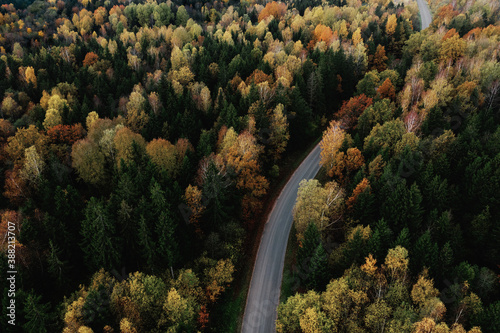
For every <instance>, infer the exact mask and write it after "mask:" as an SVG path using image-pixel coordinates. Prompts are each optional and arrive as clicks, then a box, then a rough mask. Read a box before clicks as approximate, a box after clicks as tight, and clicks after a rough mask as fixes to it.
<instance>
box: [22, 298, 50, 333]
mask: <svg viewBox="0 0 500 333" xmlns="http://www.w3.org/2000/svg"><path fill="white" fill-rule="evenodd" d="M41 299H42V296H40V295H36V294H34V293H28V294H27V296H26V299H25V300H24V303H23V312H24V313H25V315H24V319H25V322H24V324H23V325H22V327H23V330H24V332H38V333H45V332H49V331H50V327H49V326H50V324H51V322H52V319H51V318H53V315H52V314H51V313H50V304H48V303H42V302H41Z"/></svg>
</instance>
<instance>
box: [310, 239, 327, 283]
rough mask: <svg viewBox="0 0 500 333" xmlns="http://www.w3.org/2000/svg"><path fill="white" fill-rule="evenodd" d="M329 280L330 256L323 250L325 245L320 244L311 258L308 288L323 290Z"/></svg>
mask: <svg viewBox="0 0 500 333" xmlns="http://www.w3.org/2000/svg"><path fill="white" fill-rule="evenodd" d="M327 279H328V254H327V253H326V251H325V249H324V248H323V244H321V243H320V244H319V245H318V247H316V250H315V251H314V254H313V256H312V258H311V265H310V270H309V275H308V279H307V280H306V285H307V287H308V288H314V289H315V290H322V289H323V288H324V287H325V285H326V282H327Z"/></svg>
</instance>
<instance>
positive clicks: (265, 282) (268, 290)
mask: <svg viewBox="0 0 500 333" xmlns="http://www.w3.org/2000/svg"><path fill="white" fill-rule="evenodd" d="M320 151H321V149H320V147H319V144H318V145H317V146H316V147H315V148H314V149H313V150H312V151H311V153H310V154H309V155H308V156H307V157H306V159H305V160H304V161H302V163H301V164H300V166H299V167H298V168H297V170H295V172H294V174H293V175H292V177H291V178H290V180H289V181H288V183H287V184H286V185H285V187H284V188H283V190H282V191H281V194H280V196H279V197H278V199H277V200H276V202H275V204H274V207H273V209H272V211H271V213H270V214H269V217H268V220H267V223H266V225H265V227H264V232H263V234H262V238H261V241H260V246H259V250H258V252H257V258H256V260H255V266H254V270H253V275H252V281H251V282H250V288H249V290H248V296H247V304H246V308H245V314H244V316H243V326H242V332H243V333H256V332H262V333H271V332H275V324H276V318H277V312H276V309H277V307H278V304H279V297H280V290H281V280H282V277H283V264H284V260H285V252H286V246H287V243H288V235H289V234H290V228H291V226H292V221H293V217H292V209H293V206H294V205H295V200H296V198H297V190H298V188H299V183H300V181H301V180H303V179H311V178H314V177H315V176H316V174H317V173H318V171H319V168H320V167H319V161H320V155H319V154H320Z"/></svg>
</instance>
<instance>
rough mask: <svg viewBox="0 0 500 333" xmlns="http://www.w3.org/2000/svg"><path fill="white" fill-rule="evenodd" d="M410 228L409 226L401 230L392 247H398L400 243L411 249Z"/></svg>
mask: <svg viewBox="0 0 500 333" xmlns="http://www.w3.org/2000/svg"><path fill="white" fill-rule="evenodd" d="M410 244H411V243H410V230H409V229H408V228H403V230H401V232H400V233H399V235H398V237H397V238H396V240H395V241H394V243H392V247H393V248H394V247H396V246H398V245H400V246H402V247H404V248H405V249H409V248H410Z"/></svg>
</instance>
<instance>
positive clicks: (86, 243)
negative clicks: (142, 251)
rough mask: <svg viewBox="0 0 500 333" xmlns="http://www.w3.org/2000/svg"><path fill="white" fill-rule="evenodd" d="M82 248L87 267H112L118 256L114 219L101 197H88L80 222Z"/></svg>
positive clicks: (118, 249)
mask: <svg viewBox="0 0 500 333" xmlns="http://www.w3.org/2000/svg"><path fill="white" fill-rule="evenodd" d="M81 235H82V238H83V241H82V249H83V251H84V254H85V258H86V263H87V265H88V266H89V268H91V269H93V270H95V269H99V268H101V267H104V268H113V267H114V265H115V264H116V263H117V262H118V259H119V256H120V247H119V244H118V240H117V239H115V226H114V221H113V220H112V219H111V218H110V216H109V212H108V210H107V207H106V205H105V203H104V202H103V200H102V199H97V198H95V197H92V198H90V200H89V202H88V203H87V207H86V208H85V219H84V220H83V223H82V229H81Z"/></svg>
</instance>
